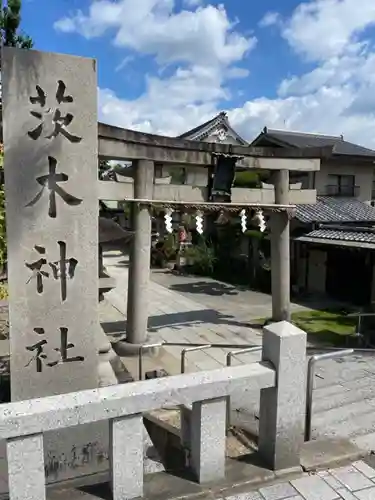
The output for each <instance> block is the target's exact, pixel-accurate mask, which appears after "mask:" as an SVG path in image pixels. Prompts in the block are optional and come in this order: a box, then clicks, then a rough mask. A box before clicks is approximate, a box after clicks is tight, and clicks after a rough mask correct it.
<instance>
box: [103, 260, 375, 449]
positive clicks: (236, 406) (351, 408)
mask: <svg viewBox="0 0 375 500" xmlns="http://www.w3.org/2000/svg"><path fill="white" fill-rule="evenodd" d="M104 260H105V265H106V266H107V268H108V271H109V273H110V274H111V275H112V276H113V277H115V278H116V282H117V288H116V289H114V290H112V291H111V292H109V293H108V294H106V296H107V298H108V300H109V301H111V302H112V304H113V305H114V306H115V307H116V308H117V309H118V310H119V311H120V317H122V318H123V319H125V317H126V291H127V258H125V257H123V256H122V255H120V254H119V253H116V252H111V253H107V254H106V255H105V259H104ZM171 276H173V275H171ZM154 279H155V274H154V273H153V274H152V281H151V283H150V288H149V316H150V319H149V335H150V341H152V342H160V341H167V342H185V343H187V344H189V343H195V342H196V343H219V344H220V343H221V344H222V343H231V344H234V345H239V344H244V343H246V344H253V345H254V344H257V345H259V344H261V341H262V337H261V334H260V332H259V331H257V330H254V329H252V328H251V327H249V326H248V325H249V323H251V318H254V317H255V315H258V316H259V314H258V313H259V309H257V310H256V313H255V314H254V312H253V302H252V300H254V302H255V304H260V303H261V301H262V297H264V296H263V294H258V295H257V294H256V293H255V292H250V295H248V298H249V301H250V299H251V297H254V299H251V301H250V302H249V303H247V304H246V303H245V301H244V300H241V299H239V298H238V296H241V294H242V293H245V292H240V293H239V294H236V293H235V291H234V292H233V291H232V292H231V294H228V293H226V294H224V295H215V294H217V293H218V292H217V290H220V289H221V288H222V284H221V283H217V282H213V285H212V290H211V291H210V288H209V287H208V285H207V284H206V285H205V292H204V293H203V292H202V291H201V292H200V293H199V294H189V295H187V294H186V293H185V292H184V294H183V295H182V294H181V293H182V292H181V291H177V290H176V289H175V288H176V287H173V286H172V285H175V284H176V281H175V280H174V278H171V282H170V284H169V285H168V281H167V279H169V278H168V277H166V276H164V277H163V280H165V281H164V285H163V286H162V285H160V284H158V283H156V282H155V281H154ZM193 279H195V280H197V278H193ZM178 280H179V283H180V284H183V280H187V281H186V283H187V284H189V283H190V285H191V280H190V279H189V277H178ZM181 288H182V287H181V286H180V290H181ZM231 288H232V287H231ZM220 293H221V292H220ZM245 296H247V295H242V297H245ZM191 297H198V301H195V300H193V299H192V298H191ZM218 297H219V298H218ZM229 297H230V298H229ZM266 297H267V296H266ZM216 301H218V302H219V304H218V307H217V308H216V309H215V307H214V306H215V303H216ZM226 302H228V304H227V306H226V309H225V308H224V305H225V303H226ZM257 307H258V306H257V305H256V308H257ZM259 307H260V306H259ZM265 307H269V306H267V305H265ZM249 318H250V319H249ZM108 326H109V328H108V331H110V330H111V329H112V331H116V329H117V330H122V332H123V331H124V329H125V323H124V322H122V323H121V322H120V323H116V322H114V324H113V325H108ZM114 339H115V337H114ZM181 349H182V347H175V346H165V347H164V348H163V349H162V350H161V352H162V354H161V355H160V356H159V358H158V359H147V358H146V359H145V370H147V369H151V368H155V363H156V364H157V365H160V366H161V367H164V368H165V369H166V370H167V372H168V373H170V374H177V373H179V372H180V353H181ZM229 350H232V349H226V348H218V349H209V350H205V351H197V352H191V353H188V355H187V371H196V370H204V369H206V370H207V369H215V368H220V367H221V366H225V357H226V353H227V352H228V351H229ZM259 359H260V353H259V352H258V353H252V354H243V355H237V356H235V357H234V359H233V363H234V364H236V363H237V364H238V363H251V362H254V361H258V360H259ZM128 363H129V364H127V363H126V365H127V367H129V366H130V368H131V364H132V363H133V364H134V363H135V364H134V366H133V370H131V371H132V373H135V374H136V375H137V363H136V360H135V361H134V360H132V361H128ZM231 403H232V417H231V418H232V423H233V424H241V426H242V427H243V428H245V429H247V430H248V431H250V433H251V434H252V435H254V436H256V435H257V432H258V429H257V426H258V421H257V412H258V404H259V392H253V391H248V392H247V393H246V397H245V398H244V396H243V394H239V395H238V396H236V395H234V396H233V397H232V398H231ZM312 427H313V438H325V437H329V438H336V437H342V438H349V439H351V440H352V441H353V442H354V443H355V444H357V445H358V446H359V447H361V448H364V449H365V450H367V451H375V356H374V355H371V354H370V355H368V354H363V353H356V355H355V356H349V357H346V358H341V359H337V358H336V359H334V360H333V359H332V360H325V361H324V362H321V363H318V365H317V368H316V377H315V390H314V397H313V421H312Z"/></svg>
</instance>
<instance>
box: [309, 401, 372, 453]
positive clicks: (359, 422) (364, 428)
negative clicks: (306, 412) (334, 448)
mask: <svg viewBox="0 0 375 500" xmlns="http://www.w3.org/2000/svg"><path fill="white" fill-rule="evenodd" d="M342 411H343V412H344V411H345V410H344V409H343V410H342ZM374 414H375V411H374V407H369V411H367V412H365V413H361V414H358V413H353V414H352V415H351V416H350V417H349V418H348V417H346V418H343V419H342V420H340V421H337V420H336V421H333V422H331V423H330V424H328V425H327V424H324V422H323V424H322V425H320V426H319V427H316V426H314V419H313V437H314V438H316V437H319V438H322V437H325V436H327V437H342V438H347V439H350V440H354V439H355V438H357V437H359V436H363V435H366V434H367V435H370V434H372V433H375V416H374ZM344 415H345V414H344ZM374 445H375V443H374ZM371 446H373V445H372V444H371ZM374 449H375V446H374Z"/></svg>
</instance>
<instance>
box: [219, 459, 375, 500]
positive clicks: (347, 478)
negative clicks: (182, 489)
mask: <svg viewBox="0 0 375 500" xmlns="http://www.w3.org/2000/svg"><path fill="white" fill-rule="evenodd" d="M212 498H215V499H225V500H334V499H340V498H341V499H344V500H374V499H375V469H373V468H372V467H370V466H369V465H368V464H367V463H366V462H364V461H363V460H360V461H357V462H354V463H353V464H351V465H346V466H343V467H338V468H335V469H329V470H325V471H321V472H317V473H316V474H304V475H303V476H302V477H298V478H296V479H292V480H291V481H288V482H279V483H276V484H273V485H271V486H265V487H263V488H260V489H258V490H256V491H252V492H246V493H244V492H243V493H238V494H234V495H230V496H224V497H222V496H221V497H220V496H215V497H212Z"/></svg>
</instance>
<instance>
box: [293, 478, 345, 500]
mask: <svg viewBox="0 0 375 500" xmlns="http://www.w3.org/2000/svg"><path fill="white" fill-rule="evenodd" d="M291 483H292V485H293V486H294V487H295V489H296V490H297V491H298V492H299V493H300V494H301V495H302V496H303V497H304V498H305V499H306V500H334V499H336V498H339V496H338V494H337V493H336V492H335V490H333V489H332V488H331V487H330V486H328V484H327V483H325V482H324V481H323V479H322V478H320V477H319V476H307V477H301V478H300V479H295V480H294V481H291Z"/></svg>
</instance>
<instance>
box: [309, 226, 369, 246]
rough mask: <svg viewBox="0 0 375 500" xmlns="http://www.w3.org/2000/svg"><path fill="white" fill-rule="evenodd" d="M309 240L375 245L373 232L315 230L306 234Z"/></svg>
mask: <svg viewBox="0 0 375 500" xmlns="http://www.w3.org/2000/svg"><path fill="white" fill-rule="evenodd" d="M304 236H307V237H308V238H317V239H323V240H339V241H355V242H360V243H375V232H373V231H350V230H341V229H324V228H321V229H315V230H314V231H310V232H309V233H308V234H305V235H304Z"/></svg>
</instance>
